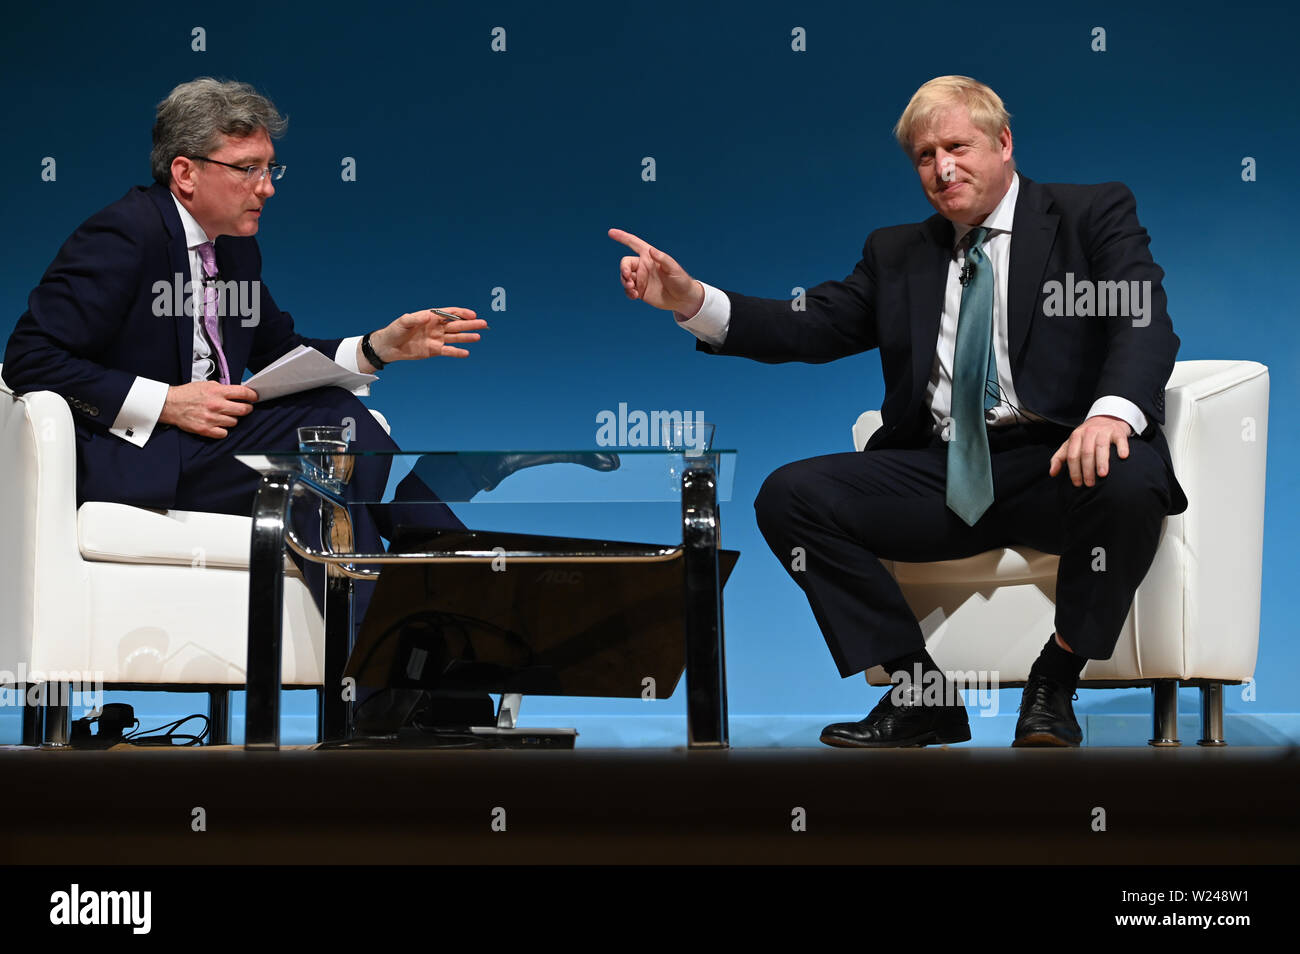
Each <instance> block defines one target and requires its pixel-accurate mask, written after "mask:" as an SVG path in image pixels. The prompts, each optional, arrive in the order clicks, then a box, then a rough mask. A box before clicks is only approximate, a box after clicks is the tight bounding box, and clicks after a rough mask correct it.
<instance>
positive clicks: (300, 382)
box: [243, 345, 379, 401]
mask: <svg viewBox="0 0 1300 954" xmlns="http://www.w3.org/2000/svg"><path fill="white" fill-rule="evenodd" d="M378 380H379V379H378V378H377V377H375V375H373V374H357V373H355V372H353V371H349V370H348V369H347V368H345V367H343V366H341V365H339V364H336V363H335V362H333V361H331V360H330V359H329V358H327V357H325V355H323V354H321V353H320V352H319V351H317V350H316V349H315V348H311V347H309V346H307V345H299V346H298V347H296V348H294V349H293V350H292V351H290V352H289V353H288V354H286V355H284V356H283V357H282V358H278V359H276V360H275V361H273V362H271V363H270V364H268V365H267V366H266V367H265V368H263V369H262V370H261V371H259V372H257V374H255V375H253V376H252V377H251V378H249V379H248V380H247V381H245V382H243V383H244V384H245V385H247V386H248V387H250V388H252V389H253V390H254V391H256V392H257V399H258V400H259V401H269V400H271V399H272V398H278V397H284V396H285V395H286V394H297V393H298V392H299V391H310V390H311V389H312V388H323V387H330V386H334V387H340V388H346V389H347V390H349V391H351V390H353V389H354V388H359V387H361V386H362V385H363V384H369V383H370V382H371V381H378Z"/></svg>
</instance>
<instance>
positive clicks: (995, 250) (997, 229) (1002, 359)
mask: <svg viewBox="0 0 1300 954" xmlns="http://www.w3.org/2000/svg"><path fill="white" fill-rule="evenodd" d="M1019 195H1020V176H1019V174H1014V175H1013V176H1012V177H1011V186H1010V187H1009V188H1008V189H1007V193H1006V195H1004V196H1003V197H1002V201H1001V202H999V203H998V205H997V208H995V209H994V210H993V211H992V212H990V213H989V215H988V217H987V218H986V219H985V220H984V222H983V223H981V224H982V225H983V226H984V227H985V228H986V229H988V230H989V234H988V237H987V238H986V239H985V241H984V246H983V248H984V252H985V255H986V256H987V258H988V260H989V263H990V264H991V266H992V268H993V278H994V286H993V353H994V358H995V360H996V361H997V366H998V386H999V387H1000V388H1001V391H1002V401H1001V402H1000V403H999V404H998V405H997V406H996V407H993V408H990V409H988V410H987V411H985V417H986V420H987V421H988V424H989V426H990V427H1002V426H1006V425H1009V424H1014V423H1015V422H1016V420H1017V417H1019V418H1020V419H1028V420H1042V418H1041V417H1039V416H1038V415H1037V414H1034V413H1033V412H1032V411H1029V410H1028V409H1024V408H1021V406H1020V400H1019V398H1018V397H1017V396H1016V387H1015V382H1014V381H1012V379H1011V355H1010V349H1009V347H1008V342H1009V341H1010V337H1009V335H1008V332H1007V306H1006V303H1007V275H1008V273H1009V272H1010V263H1011V239H1012V235H1011V225H1012V222H1013V220H1014V219H1015V214H1016V199H1017V197H1018V196H1019ZM972 228H973V226H970V225H958V224H957V223H953V229H954V236H953V255H952V260H951V262H950V263H949V265H948V280H947V284H946V285H945V286H944V296H943V313H942V314H941V316H940V319H939V340H938V342H937V343H936V347H935V352H934V364H933V366H932V367H931V369H930V380H929V382H928V383H927V384H926V388H925V394H926V399H927V400H928V401H929V403H930V413H931V416H932V417H933V419H934V423H935V429H936V431H938V430H940V429H941V427H942V423H943V421H944V420H945V419H946V418H947V417H948V415H949V414H950V412H951V410H952V364H953V355H954V354H955V352H956V348H957V317H958V313H959V312H960V310H961V293H962V286H961V270H962V267H963V266H964V265H965V263H966V253H965V250H964V249H962V248H961V244H962V240H963V239H965V237H966V233H967V232H969V231H970V230H971V229H972ZM700 285H701V286H703V288H704V304H703V305H702V306H701V307H700V310H699V312H698V313H697V314H696V315H695V316H694V317H692V318H686V317H685V316H683V315H677V321H678V324H680V325H681V326H682V327H683V328H685V329H686V330H687V331H689V332H690V333H691V334H693V335H695V337H697V338H699V339H700V340H701V341H703V342H705V343H706V344H710V345H713V346H714V347H720V346H721V345H722V343H723V341H725V340H726V337H727V330H728V328H729V327H730V324H731V299H729V298H728V297H727V296H726V294H725V293H724V292H722V291H719V290H718V289H717V288H714V287H713V286H712V285H708V284H706V283H704V282H700ZM1098 414H1105V415H1109V416H1111V417H1118V418H1120V419H1121V420H1123V421H1125V422H1126V423H1127V424H1128V425H1129V427H1131V428H1132V429H1133V432H1134V433H1135V434H1141V433H1142V432H1143V431H1144V430H1146V427H1147V419H1146V415H1145V414H1143V413H1142V411H1141V410H1140V409H1139V408H1138V406H1137V405H1136V404H1134V403H1133V402H1132V401H1130V400H1128V399H1127V398H1122V397H1119V396H1117V395H1105V396H1103V397H1099V398H1097V399H1096V400H1095V401H1094V402H1093V404H1092V407H1091V408H1090V409H1089V411H1088V417H1094V416H1096V415H1098Z"/></svg>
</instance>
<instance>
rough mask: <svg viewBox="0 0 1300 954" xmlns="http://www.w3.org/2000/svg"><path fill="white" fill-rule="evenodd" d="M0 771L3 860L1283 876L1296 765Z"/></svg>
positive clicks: (717, 757) (1058, 757) (1136, 753)
mask: <svg viewBox="0 0 1300 954" xmlns="http://www.w3.org/2000/svg"><path fill="white" fill-rule="evenodd" d="M0 765H3V769H4V778H5V784H4V785H3V786H2V787H0V861H3V862H4V863H6V864H23V863H36V864H41V863H58V864H64V865H69V864H71V865H80V864H164V865H171V864H266V863H272V864H274V863H287V864H404V863H413V864H447V863H473V864H494V863H523V864H533V863H544V864H557V863H558V864H565V863H600V864H611V863H612V864H621V863H649V864H658V863H670V864H694V863H708V864H767V863H779V864H801V863H823V864H824V863H832V864H838V863H846V864H897V863H900V862H902V863H909V864H921V865H949V864H967V863H971V864H1004V863H1011V864H1058V863H1061V864H1128V863H1143V864H1249V863H1261V862H1262V863H1295V862H1297V861H1300V807H1298V805H1300V755H1298V754H1297V751H1296V750H1295V749H1257V748H1255V749H1246V748H1242V749H1234V748H1226V749H1200V748H1197V747H1196V746H1184V747H1183V748H1181V749H1176V750H1149V749H1148V750H1141V749H1139V750H1134V749H1109V750H1108V749H1080V750H1012V749H1005V750H999V749H973V748H966V749H960V748H951V749H914V750H892V751H858V750H834V749H821V748H819V749H806V750H790V749H781V750H772V749H733V750H730V751H719V752H688V751H685V750H663V749H657V750H626V749H624V750H577V751H573V752H518V751H392V752H372V751H330V752H325V751H314V750H312V749H309V748H304V749H284V750H281V751H279V752H275V753H248V752H245V751H244V750H243V749H240V748H235V747H219V748H214V749H172V750H163V751H150V750H145V751H141V750H122V749H115V750H112V751H107V752H84V751H37V750H21V749H16V748H15V749H8V750H6V751H3V752H0ZM200 809H201V812H200V811H197V810H200ZM800 809H802V814H801V813H800V812H799V810H800ZM1103 813H1104V815H1103ZM801 817H802V818H803V819H804V824H803V827H804V830H795V829H796V828H797V827H799V824H798V822H799V819H800V818H801ZM196 818H201V819H202V820H203V823H204V824H205V825H206V831H195V830H193V827H192V826H193V825H194V824H195V822H194V819H196ZM1103 824H1104V830H1096V829H1100V828H1102V827H1103ZM502 829H503V830H502Z"/></svg>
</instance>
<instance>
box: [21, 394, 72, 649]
mask: <svg viewBox="0 0 1300 954" xmlns="http://www.w3.org/2000/svg"><path fill="white" fill-rule="evenodd" d="M0 539H3V540H4V541H5V542H4V546H3V547H0V669H7V670H8V671H10V672H15V671H16V668H15V667H16V664H17V663H20V662H21V663H26V664H27V665H28V666H32V667H36V668H39V667H40V666H41V662H40V660H39V659H33V658H32V633H33V632H34V631H35V630H37V629H39V630H42V631H48V630H49V629H50V628H53V629H54V631H56V632H64V633H74V634H84V633H85V632H86V631H87V625H86V623H87V612H88V608H87V603H86V597H85V593H86V587H85V585H84V583H85V569H84V564H83V561H82V559H81V554H80V551H79V550H78V548H77V451H76V439H75V437H74V432H73V426H72V412H71V410H70V409H69V408H68V405H67V402H66V401H64V400H63V398H62V397H60V396H59V395H57V394H54V393H53V392H51V391H35V392H32V393H31V394H25V395H22V396H21V397H19V396H17V395H15V394H14V393H13V392H12V391H11V390H9V389H8V388H7V387H6V388H3V389H0ZM81 638H84V635H83V636H81Z"/></svg>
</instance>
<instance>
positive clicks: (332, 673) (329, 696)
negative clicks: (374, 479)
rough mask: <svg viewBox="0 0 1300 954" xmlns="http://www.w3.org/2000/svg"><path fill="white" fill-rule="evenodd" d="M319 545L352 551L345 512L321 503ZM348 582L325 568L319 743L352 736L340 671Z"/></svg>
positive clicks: (347, 626) (345, 650)
mask: <svg viewBox="0 0 1300 954" xmlns="http://www.w3.org/2000/svg"><path fill="white" fill-rule="evenodd" d="M321 506H323V507H324V508H325V514H326V516H325V520H324V528H323V533H322V536H323V538H324V539H323V541H322V542H323V543H324V544H325V547H326V549H328V550H331V551H332V552H334V553H349V552H351V550H352V542H353V541H352V518H351V517H350V516H349V515H348V512H347V509H346V508H344V507H339V506H337V505H335V504H331V503H328V502H322V504H321ZM352 622H353V620H352V579H351V577H349V576H348V575H347V574H346V573H344V572H343V571H342V570H340V569H339V568H338V567H337V566H335V565H334V564H328V565H326V567H325V674H324V683H323V685H322V688H321V693H320V697H319V711H318V712H317V720H316V724H317V725H318V726H319V727H320V740H319V741H321V742H327V741H329V742H336V741H342V740H344V739H347V738H349V737H351V734H352V718H351V717H352V706H351V704H350V702H349V700H348V699H346V698H344V694H343V672H344V670H345V669H346V668H347V664H348V654H349V653H350V652H351V651H352Z"/></svg>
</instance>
